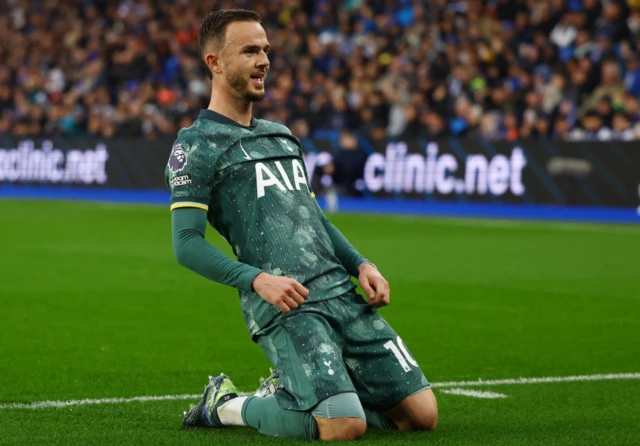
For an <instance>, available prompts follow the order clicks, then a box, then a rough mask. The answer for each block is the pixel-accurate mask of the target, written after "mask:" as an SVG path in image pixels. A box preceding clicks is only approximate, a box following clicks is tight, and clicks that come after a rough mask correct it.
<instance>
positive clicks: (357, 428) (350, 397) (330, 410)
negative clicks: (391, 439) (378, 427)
mask: <svg viewBox="0 0 640 446" xmlns="http://www.w3.org/2000/svg"><path fill="white" fill-rule="evenodd" d="M311 414H312V415H313V416H314V417H315V419H316V422H317V423H318V430H319V431H320V439H321V440H357V439H358V438H360V437H362V436H363V435H364V432H365V431H366V430H367V421H366V417H365V414H364V409H363V408H362V404H360V400H359V399H358V396H357V395H356V394H355V393H353V392H349V393H341V394H339V395H334V396H331V397H329V398H327V399H326V400H324V401H321V402H320V403H319V404H318V405H317V406H316V407H314V408H313V410H312V411H311Z"/></svg>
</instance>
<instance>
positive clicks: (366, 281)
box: [358, 263, 391, 308]
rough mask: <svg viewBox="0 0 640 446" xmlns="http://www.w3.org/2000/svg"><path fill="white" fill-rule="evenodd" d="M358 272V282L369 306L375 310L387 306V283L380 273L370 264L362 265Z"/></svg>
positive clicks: (388, 293)
mask: <svg viewBox="0 0 640 446" xmlns="http://www.w3.org/2000/svg"><path fill="white" fill-rule="evenodd" d="M358 271H359V272H360V275H359V276H358V282H359V283H360V287H361V288H362V289H363V290H364V292H365V294H366V295H367V298H368V299H369V301H368V302H369V305H371V306H372V307H375V308H380V307H384V306H385V305H389V300H390V299H391V290H389V282H387V281H386V280H385V278H384V277H382V274H380V271H378V270H377V269H376V268H375V267H374V266H373V265H371V264H370V263H363V264H362V265H360V266H359V267H358Z"/></svg>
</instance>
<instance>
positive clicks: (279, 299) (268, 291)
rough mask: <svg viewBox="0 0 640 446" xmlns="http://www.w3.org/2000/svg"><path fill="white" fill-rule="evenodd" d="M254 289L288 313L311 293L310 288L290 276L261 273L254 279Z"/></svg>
mask: <svg viewBox="0 0 640 446" xmlns="http://www.w3.org/2000/svg"><path fill="white" fill-rule="evenodd" d="M253 289H254V290H255V291H256V293H258V295H259V296H260V297H262V298H263V299H264V300H266V301H267V302H269V303H270V304H271V305H275V306H276V307H278V308H280V309H281V310H282V311H283V312H284V313H288V312H289V311H291V310H292V309H293V308H298V306H299V305H302V304H303V303H304V300H305V299H306V298H307V296H308V295H309V290H307V289H306V288H305V287H303V286H302V285H300V283H298V282H297V281H295V280H293V279H290V278H288V277H282V276H272V275H271V274H267V273H260V274H258V275H257V276H256V278H255V279H253Z"/></svg>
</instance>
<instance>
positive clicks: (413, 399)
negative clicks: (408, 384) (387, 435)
mask: <svg viewBox="0 0 640 446" xmlns="http://www.w3.org/2000/svg"><path fill="white" fill-rule="evenodd" d="M387 415H388V416H389V418H391V419H392V420H393V421H394V422H395V423H396V425H397V426H398V428H399V429H401V430H405V431H415V430H423V431H432V430H434V429H435V428H436V426H437V425H438V404H437V403H436V398H435V396H434V395H433V392H432V391H431V390H430V389H429V390H425V391H423V392H420V393H419V394H416V395H412V396H410V397H408V398H406V399H405V400H403V401H402V402H401V403H400V404H398V406H396V407H394V408H393V409H392V410H391V411H390V412H389V413H388V414H387Z"/></svg>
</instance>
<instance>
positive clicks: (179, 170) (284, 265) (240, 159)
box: [166, 110, 355, 336]
mask: <svg viewBox="0 0 640 446" xmlns="http://www.w3.org/2000/svg"><path fill="white" fill-rule="evenodd" d="M166 182H167V186H168V187H169V189H170V190H171V209H172V210H173V209H176V208H180V207H196V208H201V209H204V210H206V211H207V219H208V221H209V223H210V224H211V225H212V226H213V227H214V228H215V229H216V230H217V231H218V232H219V233H220V234H221V235H222V237H224V238H225V239H226V240H227V242H228V243H229V244H230V245H231V247H232V249H233V252H234V253H235V255H236V256H237V257H238V261H240V262H242V263H246V264H249V265H251V266H253V267H256V268H259V269H261V270H262V271H264V272H266V273H269V274H273V275H277V276H286V277H290V278H292V279H295V280H297V281H298V282H300V283H301V284H302V285H304V286H305V287H306V288H307V289H308V290H309V297H308V298H307V301H318V300H325V299H331V298H334V297H337V296H339V295H341V294H343V293H345V292H348V291H350V290H352V289H354V288H355V285H354V284H353V282H352V281H351V277H350V275H349V273H348V272H347V270H346V269H345V267H344V266H343V265H342V264H341V263H340V261H339V260H338V258H337V257H336V255H335V251H334V247H333V245H332V242H331V239H330V238H329V235H328V233H327V231H326V230H325V228H324V226H323V223H322V219H321V215H320V213H319V212H320V211H319V210H318V207H317V204H316V203H315V197H314V195H313V193H312V192H311V190H310V187H309V182H308V180H307V173H306V170H305V166H304V160H303V158H302V151H301V149H300V143H299V141H298V139H297V138H296V137H294V136H293V135H292V134H291V132H290V131H289V129H288V128H287V127H285V126H283V125H280V124H277V123H273V122H269V121H265V120H259V119H255V118H254V119H253V120H252V123H251V125H250V126H247V127H245V126H241V125H239V124H238V123H236V122H234V121H232V120H230V119H228V118H226V117H224V116H222V115H220V114H218V113H215V112H213V111H211V110H202V111H201V112H200V115H199V117H198V119H196V121H195V122H194V124H193V125H192V126H191V127H189V128H186V129H182V130H180V131H179V132H178V138H177V139H176V141H175V144H174V146H173V149H172V151H171V155H170V158H169V163H168V165H167V168H166ZM240 300H241V305H242V310H243V313H244V318H245V322H246V324H247V327H248V329H249V332H250V334H251V335H252V336H253V335H254V334H255V333H257V332H258V331H259V330H260V329H261V328H262V327H264V326H265V325H267V324H268V322H269V321H271V320H272V319H273V318H274V317H275V316H277V315H278V314H279V313H280V309H278V308H277V307H275V306H273V305H271V304H269V303H267V302H266V301H264V300H263V299H262V298H261V297H260V296H258V295H257V294H256V293H255V292H252V291H247V290H240Z"/></svg>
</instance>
